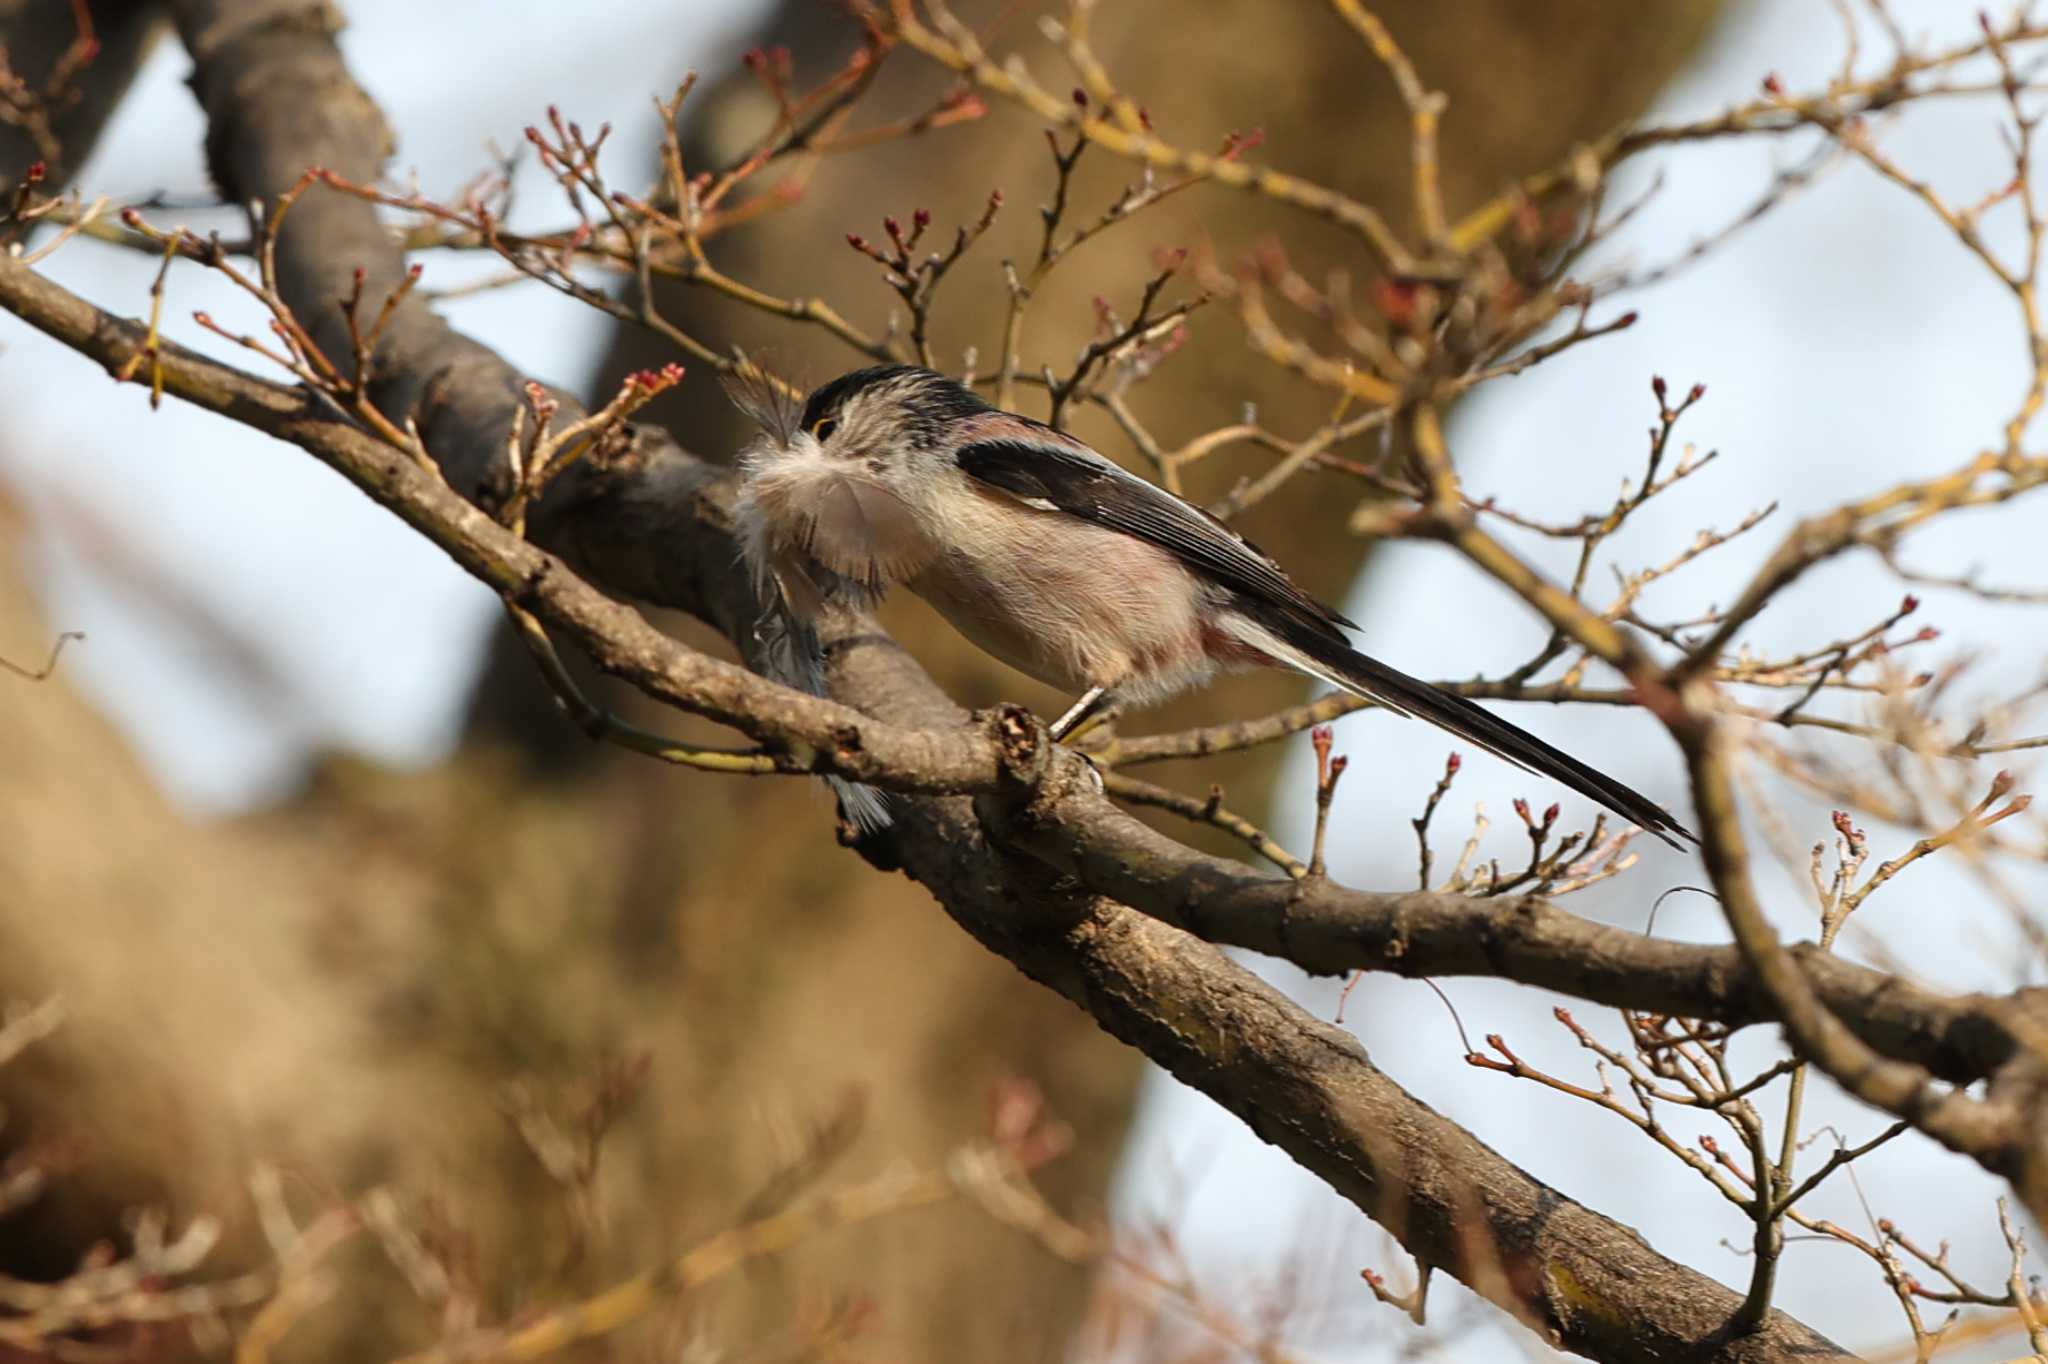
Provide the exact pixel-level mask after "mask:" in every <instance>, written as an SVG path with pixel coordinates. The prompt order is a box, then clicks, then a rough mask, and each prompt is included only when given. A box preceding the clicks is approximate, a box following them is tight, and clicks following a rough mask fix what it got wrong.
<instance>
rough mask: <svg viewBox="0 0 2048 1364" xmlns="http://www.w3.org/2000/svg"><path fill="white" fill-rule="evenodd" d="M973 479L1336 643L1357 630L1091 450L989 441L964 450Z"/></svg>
mask: <svg viewBox="0 0 2048 1364" xmlns="http://www.w3.org/2000/svg"><path fill="white" fill-rule="evenodd" d="M958 460H959V463H960V468H961V469H962V470H963V471H965V472H966V474H967V475H968V476H969V477H970V478H973V479H976V480H978V481H980V482H982V483H986V484H988V485H990V486H991V487H995V488H1000V489H1002V490H1003V491H1004V492H1006V493H1009V494H1010V495H1011V496H1013V497H1016V498H1019V499H1022V500H1023V501H1025V502H1027V503H1030V504H1032V505H1034V506H1039V507H1043V508H1045V509H1046V510H1049V511H1061V512H1065V513H1067V514H1068V515H1069V516H1078V517H1080V518H1081V519H1082V520H1084V521H1092V522H1094V523H1095V524H1096V525H1098V526H1105V527H1107V528H1109V529H1110V530H1116V531H1122V532H1123V533H1124V534H1126V535H1133V536H1136V537H1137V538H1138V539H1140V540H1146V541H1149V542H1151V543H1152V544H1155V545H1158V546H1159V547H1160V548H1161V549H1164V550H1166V551H1167V552H1169V553H1171V554H1173V555H1174V556H1175V557H1176V558H1178V559H1180V560H1181V561H1182V562H1183V563H1185V564H1187V565H1188V566H1189V567H1190V568H1193V569H1195V570H1196V571H1197V572H1198V573H1199V574H1200V575H1201V576H1202V577H1203V578H1205V579H1207V580H1210V581H1213V582H1216V583H1219V584H1221V585H1222V586H1225V587H1228V588H1231V589H1233V590H1234V591H1237V592H1240V593H1242V594H1244V595H1245V596H1247V597H1250V598H1252V599H1253V600H1255V601H1259V602H1263V603H1266V604H1267V605H1269V606H1273V607H1277V608H1279V609H1280V610H1282V611H1284V612H1286V613H1287V614H1289V615H1290V616H1293V617H1295V618H1296V619H1297V620H1299V621H1300V623H1302V624H1303V625H1306V626H1309V627H1311V628H1314V629H1318V630H1319V631H1320V632H1321V633H1324V634H1327V635H1328V636H1329V637H1331V638H1332V639H1336V640H1339V641H1341V640H1342V639H1343V635H1342V634H1341V633H1340V631H1341V630H1342V629H1345V628H1350V629H1356V628H1357V627H1356V626H1355V625H1354V624H1353V623H1352V622H1351V621H1349V620H1346V619H1345V618H1344V617H1343V616H1341V615H1339V614H1338V613H1337V612H1335V611H1333V610H1331V609H1330V608H1329V607H1327V606H1325V605H1323V604H1322V603H1321V602H1319V601H1317V600H1316V599H1315V598H1314V597H1311V596H1310V595H1308V593H1306V592H1304V591H1302V590H1301V589H1300V588H1299V587H1296V586H1295V585H1294V583H1293V582H1292V581H1291V580H1290V579H1289V578H1288V576H1287V575H1286V574H1285V573H1283V572H1281V571H1280V567H1279V565H1277V564H1275V563H1274V562H1273V561H1272V560H1271V559H1270V558H1268V557H1267V556H1266V554H1265V553H1264V552H1263V551H1261V550H1260V549H1259V548H1258V546H1256V545H1254V544H1252V543H1251V542H1250V541H1249V540H1246V539H1245V538H1244V537H1243V536H1241V535H1239V534H1238V533H1237V532H1236V531H1234V530H1232V529H1230V527H1228V526H1226V525H1224V524H1223V523H1222V522H1221V521H1219V520H1217V519H1216V518H1215V517H1213V516H1211V515H1209V513H1207V512H1205V511H1203V510H1202V509H1201V508H1200V507H1197V506H1195V505H1194V504H1193V503H1190V502H1185V501H1182V500H1181V499H1180V498H1178V497H1175V496H1174V495H1173V494H1172V493H1170V492H1167V491H1166V490H1165V489H1164V488H1161V487H1158V486H1156V485H1154V484H1151V483H1148V482H1146V481H1145V480H1144V479H1142V478H1139V477H1138V476H1137V475H1136V474H1132V473H1128V472H1126V471H1125V470H1123V469H1120V468H1118V467H1117V466H1116V465H1114V464H1111V463H1110V462H1109V461H1108V460H1106V459H1103V458H1102V457H1101V456H1099V455H1096V454H1094V453H1092V452H1090V451H1086V450H1079V449H1070V448H1067V447H1065V446H1061V445H1055V444H1052V443H1051V442H1050V441H1047V442H1038V441H1030V440H1015V439H1004V440H987V441H979V442H976V443H975V444H973V445H968V446H963V447H962V448H961V450H960V453H959V455H958Z"/></svg>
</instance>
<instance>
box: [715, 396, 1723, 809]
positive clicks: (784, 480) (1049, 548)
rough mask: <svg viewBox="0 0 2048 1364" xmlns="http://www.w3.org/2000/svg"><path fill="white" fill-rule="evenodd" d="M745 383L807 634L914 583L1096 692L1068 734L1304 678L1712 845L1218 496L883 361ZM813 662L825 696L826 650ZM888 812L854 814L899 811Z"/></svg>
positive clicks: (797, 612) (959, 625) (749, 461)
mask: <svg viewBox="0 0 2048 1364" xmlns="http://www.w3.org/2000/svg"><path fill="white" fill-rule="evenodd" d="M727 391H728V393H729V394H730V395H731V396H732V398H733V401H734V402H735V403H737V404H738V405H739V406H740V408H741V409H742V410H743V411H745V412H746V413H747V414H748V415H750V416H751V417H753V419H754V420H755V421H756V422H758V423H759V424H760V427H761V435H760V436H759V438H758V439H756V440H755V441H754V442H753V443H752V444H751V445H750V446H748V448H747V449H746V451H745V452H744V453H743V454H742V455H741V457H740V469H741V472H742V474H743V476H744V481H743V483H742V484H741V487H740V493H739V499H738V507H737V521H738V527H739V535H740V541H741V545H742V547H743V551H744V553H745V556H746V559H747V563H748V565H749V566H750V567H751V569H752V570H753V572H754V574H755V575H756V578H757V585H758V586H759V588H760V590H761V592H762V596H763V599H764V600H768V601H776V600H777V599H778V598H779V600H780V603H781V605H782V607H783V609H784V610H785V611H786V612H787V614H788V616H789V617H790V621H789V622H788V626H787V628H788V629H790V630H793V631H796V632H799V633H800V634H802V635H803V636H804V637H805V638H806V639H808V638H809V635H808V631H809V628H810V624H811V622H813V621H815V620H816V619H817V617H818V615H819V613H820V612H821V611H822V610H823V609H824V608H825V606H826V604H827V603H828V602H831V601H833V600H845V601H849V602H852V603H855V604H868V603H870V602H872V601H873V600H875V599H877V598H879V597H880V596H881V594H882V593H883V592H885V591H886V590H887V589H889V588H890V587H893V586H896V585H897V584H902V585H903V586H906V587H908V588H909V589H910V590H911V591H913V592H915V593H917V594H918V595H919V596H920V597H923V598H924V599H925V600H926V601H928V602H930V603H931V604H932V605H933V606H934V607H936V608H937V609H938V611H939V613H940V614H941V615H943V616H945V617H946V619H947V620H948V621H950V622H951V623H952V624H953V626H954V627H955V628H956V629H958V630H959V631H960V632H961V633H962V634H964V635H966V636H967V638H968V639H970V640H972V641H973V642H974V643H975V644H977V645H979V646H980V647H981V648H983V649H985V650H987V651H988V652H989V653H991V654H993V655H995V656H996V657H997V658H999V659H1001V660H1002V661H1003V662H1005V663H1008V664H1010V665H1011V666H1012V667H1014V668H1017V669H1018V670H1020V671H1022V672H1024V673H1027V674H1029V675H1030V676H1032V677H1035V678H1037V679H1039V680H1040V681H1042V682H1046V683H1049V684H1051V685H1053V686H1055V687H1059V688H1062V689H1064V690H1065V691H1067V692H1069V693H1078V694H1079V699H1078V700H1077V701H1075V703H1074V704H1073V706H1072V707H1071V708H1070V709H1069V710H1068V711H1067V712H1066V714H1064V715H1062V716H1061V717H1060V718H1059V720H1058V721H1057V722H1056V723H1055V724H1054V725H1053V727H1052V734H1053V737H1054V738H1055V739H1060V738H1065V737H1066V736H1067V735H1069V734H1071V733H1073V732H1074V731H1075V730H1076V729H1078V728H1079V727H1080V726H1082V725H1083V724H1084V723H1086V722H1087V721H1089V720H1090V719H1091V718H1093V717H1095V716H1097V715H1099V714H1100V713H1102V712H1103V711H1104V710H1105V709H1107V708H1108V707H1110V706H1113V705H1119V704H1131V705H1149V704H1153V703H1156V702H1159V701H1163V700H1165V699H1166V698H1168V697H1170V696H1173V695H1175V694H1177V693H1179V692H1182V691H1185V690H1187V689H1189V688H1190V687H1194V686H1197V685H1199V684H1201V683H1203V682H1206V681H1207V680H1208V679H1209V678H1211V677H1212V676H1214V675H1215V674H1216V673H1217V672H1218V671H1220V670H1227V669H1241V668H1254V667H1266V668H1286V669H1291V670H1293V671H1295V672H1300V673H1306V674H1307V675H1308V676H1310V677H1313V678H1316V679H1318V680H1319V681H1322V682H1326V683H1328V684H1329V685H1330V686H1333V687H1337V688H1339V689H1341V690H1343V691H1347V692H1350V693H1352V694H1353V695H1355V696H1360V697H1364V698H1366V699H1368V700H1370V701H1373V702H1375V703H1377V704H1379V705H1381V706H1384V707H1386V708H1387V709H1388V710H1392V711H1395V712H1397V713H1400V714H1403V715H1412V716H1414V717H1416V718H1417V719H1421V720H1427V721H1428V722H1430V723H1431V724H1433V725H1436V726H1438V727H1440V728H1442V729H1445V730H1448V731H1450V732H1451V733H1452V734H1455V735H1457V736H1459V737H1460V738H1463V739H1466V740H1469V741H1470V742H1472V743H1474V744H1477V745H1478V746H1479V747H1481V748H1483V749H1485V750H1487V751H1488V752H1489V753H1493V754H1496V755H1498V756H1499V757H1502V758H1505V759H1507V760H1508V761H1509V762H1512V763H1515V764H1517V765H1518V766H1521V767H1523V768H1526V769H1528V770H1529V771H1532V772H1535V773H1538V774H1540V775H1544V776H1548V777H1551V778H1554V779H1555V780H1557V781H1559V782H1562V783H1563V784H1564V785H1566V786H1569V787H1571V788H1572V789H1573V790H1574V791H1577V792H1579V793H1580V794H1581V795H1584V796H1586V797H1588V798H1589V799H1591V800H1594V801H1597V802H1598V803H1599V804H1601V805H1604V806H1606V807H1607V808H1608V809H1610V810H1612V811H1614V812H1615V813H1616V814H1618V815H1620V816H1622V817H1623V818H1625V819H1628V820H1630V821H1633V822H1634V823H1636V824H1638V825H1641V826H1642V827H1643V828H1645V829H1648V830H1650V831H1652V832H1653V833H1655V834H1657V836H1658V837H1660V838H1662V839H1664V840H1665V841H1666V842H1667V843H1671V844H1673V846H1678V844H1677V841H1676V839H1675V838H1674V837H1673V835H1678V836H1682V837H1684V838H1688V839H1693V838H1694V835H1693V834H1692V833H1691V831H1689V830H1688V829H1686V828H1685V827H1684V826H1683V825H1681V824H1679V823H1678V822H1677V821H1676V820H1674V819H1673V818H1672V817H1671V816H1670V814H1668V813H1667V812H1666V811H1665V810H1664V809H1663V808H1662V807H1660V806H1658V805H1656V804H1655V803H1653V802H1652V801H1650V800H1649V799H1648V798H1647V797H1645V796H1643V795H1641V794H1639V793H1637V792H1636V791H1633V790H1631V789H1630V788H1629V787H1627V786H1625V785H1623V784H1622V783H1621V782H1618V781H1616V780H1615V779H1614V778H1612V777H1609V776H1607V775H1605V774H1603V773H1601V772H1597V771H1595V770H1594V769H1593V768H1591V767H1588V766H1587V765H1586V764H1584V763H1582V762H1580V761H1579V760H1578V759H1576V758H1574V757H1572V756H1570V755H1569V754H1567V753H1563V752H1561V751H1559V750H1558V749H1556V748H1553V747H1552V746H1551V745H1549V744H1547V743H1545V742H1544V741H1543V740H1541V739H1539V738H1537V737H1536V736H1535V735H1533V734H1529V733H1527V732H1525V731H1524V730H1521V729H1519V728H1517V727H1516V726H1514V725H1511V724H1509V723H1508V722H1507V721H1505V720H1503V719H1501V718H1500V717H1499V716H1497V715H1494V714H1493V713H1492V712H1490V711H1487V710H1484V709H1482V708H1480V707H1479V706H1476V705H1474V704H1472V703H1471V702H1470V701H1467V700H1465V699H1464V698H1463V697H1461V696H1454V695H1452V694H1450V693H1449V692H1445V691H1442V690H1439V689H1438V688H1436V687H1433V686H1431V685H1430V684H1429V683H1427V682H1423V681H1420V680H1418V679H1416V678H1413V677H1409V676H1408V675H1407V674H1405V673H1401V672H1397V671H1395V670H1394V669H1392V668H1390V667H1388V666H1387V665H1386V664H1384V663H1381V662H1379V661H1378V660H1376V659H1372V658H1368V657H1366V656H1365V655H1364V654H1361V653H1359V652H1358V651H1357V650H1356V649H1353V648H1352V647H1351V644H1350V642H1349V641H1348V639H1347V638H1346V637H1345V634H1344V632H1345V631H1346V630H1347V629H1356V628H1357V626H1356V625H1354V624H1353V623H1352V622H1351V621H1349V620H1346V619H1345V618H1344V617H1343V616H1342V615H1339V614H1338V613H1337V612H1336V611H1333V610H1331V609H1330V608H1329V607H1327V606H1325V605H1323V604H1322V603H1321V602H1319V601H1317V600H1316V599H1315V598H1313V597H1311V596H1309V595H1308V594H1307V593H1306V592H1303V591H1302V590H1301V589H1300V588H1299V587H1297V586H1295V585H1294V583H1293V582H1292V581H1291V580H1289V578H1288V577H1287V575H1286V574H1285V573H1284V572H1282V571H1281V569H1280V567H1279V565H1278V564H1276V563H1274V562H1273V560H1272V559H1271V558H1270V557H1268V556H1267V555H1266V554H1265V553H1264V552H1262V551H1261V550H1259V549H1258V548H1257V547H1256V546H1255V545H1253V544H1252V543H1251V542H1250V541H1248V540H1246V539H1245V538H1244V537H1243V536H1241V535H1239V534H1237V533H1236V532H1235V531H1233V530H1231V529H1230V527H1228V526H1226V525H1225V524H1223V522H1221V521H1219V520H1217V519H1216V518H1215V517H1213V516H1211V515H1210V514H1209V513H1207V512H1205V511H1203V510H1202V509H1201V508H1199V507H1197V506H1195V505H1193V504H1192V503H1189V502H1186V501H1183V500H1182V499H1180V498H1178V497H1176V496H1174V495H1173V494H1172V493H1169V492H1167V491H1165V490H1164V489H1162V488H1160V487H1157V486H1156V485H1154V484H1152V483H1148V482H1146V481H1145V480H1144V479H1142V478H1139V477H1138V476H1137V475H1135V474H1132V473H1129V472H1127V471H1126V470H1124V469H1123V468H1121V467H1119V466H1118V465H1116V464H1114V463H1112V462H1111V461H1109V460H1107V459H1105V458H1103V457H1102V456H1101V455H1099V454H1097V453H1095V451H1094V450H1092V449H1090V448H1089V447H1088V446H1087V445H1085V444H1083V443H1082V442H1081V441H1079V440H1076V439H1075V438H1074V437H1072V436H1069V435H1067V434H1066V433H1064V432H1061V431H1056V430H1054V429H1053V428H1052V427H1050V426H1047V425H1045V424H1044V423H1042V422H1037V421H1033V420H1032V419H1031V418H1029V417H1023V416H1019V415H1017V414H1016V413H1013V412H1004V411H1002V410H1000V409H998V408H995V407H992V406H990V405H989V404H988V403H987V402H984V401H983V400H982V399H981V398H980V397H978V396H976V394H975V393H974V392H973V390H971V389H969V388H968V387H967V386H966V385H964V384H961V383H959V382H958V381H956V380H953V379H949V378H947V377H946V376H945V375H942V374H937V373H934V372H933V371H931V370H928V369H920V368H917V367H915V366H910V365H877V366H874V367H872V368H869V369H861V370H855V371H854V372H853V373H851V374H845V375H841V376H840V377H839V378H837V379H834V380H832V381H831V382H830V383H827V384H825V385H823V386H821V387H819V388H818V389H816V390H815V391H813V392H812V393H811V394H810V396H809V397H808V399H807V400H805V402H804V403H803V404H802V406H801V407H799V406H798V405H797V403H796V400H795V399H794V398H793V397H791V396H788V395H787V394H786V393H785V391H784V390H782V389H780V388H779V387H777V386H776V385H774V384H772V383H770V382H768V381H767V379H766V377H765V376H763V375H761V374H760V372H759V371H758V370H756V369H754V368H753V367H751V366H743V367H742V368H741V369H740V370H739V371H737V372H736V374H735V376H734V377H732V378H729V379H728V381H727ZM810 647H812V648H813V649H814V648H815V646H810ZM798 652H799V653H800V652H801V650H799V651H798ZM791 670H792V669H788V668H786V669H785V671H791ZM793 671H795V672H796V673H799V674H808V677H807V679H803V678H800V679H799V680H808V681H809V682H810V683H811V684H812V689H813V690H817V689H818V686H817V683H818V682H819V680H820V679H821V678H822V667H821V666H820V665H819V664H818V663H817V662H816V661H815V660H814V659H811V660H802V661H800V662H799V663H798V665H797V666H795V668H794V669H793ZM785 680H789V679H787V678H786V679H785ZM841 794H842V796H845V795H846V794H847V791H846V788H845V787H844V786H842V787H841ZM865 795H866V797H867V798H868V799H869V800H872V799H873V793H872V792H868V793H865ZM877 808H878V807H872V808H867V809H865V810H863V809H862V808H860V807H857V806H856V807H854V808H853V809H851V811H850V812H851V813H853V814H854V815H855V818H856V820H857V822H861V823H863V824H870V823H872V822H875V821H877V820H879V821H880V822H886V816H881V815H878V814H877V813H876V809H877ZM1694 841H1697V839H1694Z"/></svg>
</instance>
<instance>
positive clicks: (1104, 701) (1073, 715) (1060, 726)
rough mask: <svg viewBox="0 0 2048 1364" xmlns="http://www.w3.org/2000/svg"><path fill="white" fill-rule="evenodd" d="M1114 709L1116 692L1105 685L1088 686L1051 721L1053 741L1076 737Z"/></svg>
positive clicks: (1106, 716) (1106, 717)
mask: <svg viewBox="0 0 2048 1364" xmlns="http://www.w3.org/2000/svg"><path fill="white" fill-rule="evenodd" d="M1115 711H1116V694H1115V693H1114V692H1112V691H1110V689H1109V688H1107V687H1090V688H1089V689H1088V690H1087V691H1085V692H1083V693H1082V694H1081V699H1080V700H1078V701H1076V702H1074V704H1073V705H1071V706H1068V707H1067V713H1066V714H1065V715H1062V716H1061V717H1060V718H1059V719H1057V720H1055V721H1053V722H1052V729H1051V730H1050V731H1049V732H1050V733H1051V735H1052V739H1053V742H1054V743H1066V742H1068V741H1069V740H1073V739H1078V738H1080V737H1081V736H1082V735H1083V734H1086V733H1087V732H1088V731H1089V730H1091V729H1093V728H1094V727H1095V726H1096V725H1099V724H1101V723H1102V722H1103V721H1104V720H1107V719H1108V718H1109V717H1110V716H1111V715H1112V714H1114V713H1115Z"/></svg>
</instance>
